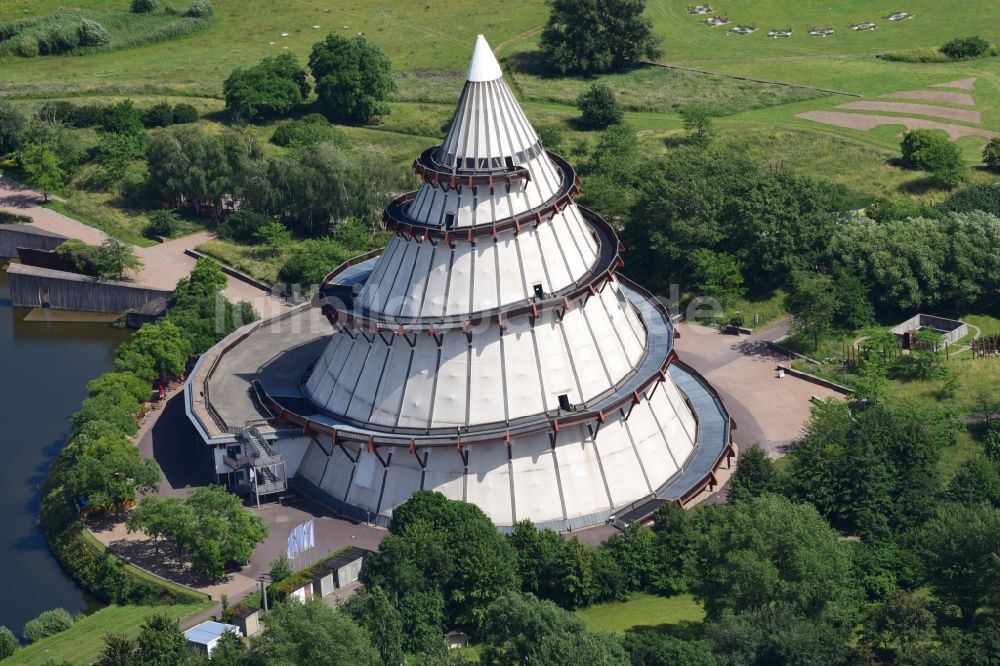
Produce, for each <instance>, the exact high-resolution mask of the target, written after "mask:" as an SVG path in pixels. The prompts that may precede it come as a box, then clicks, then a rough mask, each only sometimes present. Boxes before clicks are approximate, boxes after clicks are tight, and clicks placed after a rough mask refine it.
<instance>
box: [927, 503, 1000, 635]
mask: <svg viewBox="0 0 1000 666" xmlns="http://www.w3.org/2000/svg"><path fill="white" fill-rule="evenodd" d="M919 549H920V552H921V553H922V554H923V557H924V562H925V565H926V571H927V578H928V580H929V581H930V584H931V587H932V588H933V590H934V594H935V595H936V596H937V597H938V598H939V599H943V600H945V601H947V602H948V603H951V604H954V605H955V606H957V607H958V609H959V611H960V612H961V613H962V618H963V619H964V620H965V622H966V624H968V625H971V624H972V623H973V622H974V621H975V618H976V611H978V610H979V609H980V608H983V607H995V606H996V605H997V604H998V603H1000V558H998V557H997V553H1000V509H998V508H995V507H992V506H990V505H988V504H985V503H984V504H972V505H963V504H942V505H941V507H940V508H939V510H938V515H937V517H936V518H935V519H933V520H931V521H929V522H928V523H927V525H926V526H925V527H924V529H923V530H922V531H921V532H920V538H919Z"/></svg>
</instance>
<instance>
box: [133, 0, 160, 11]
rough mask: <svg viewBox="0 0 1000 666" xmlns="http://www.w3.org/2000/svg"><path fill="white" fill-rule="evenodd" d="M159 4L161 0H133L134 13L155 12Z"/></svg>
mask: <svg viewBox="0 0 1000 666" xmlns="http://www.w3.org/2000/svg"><path fill="white" fill-rule="evenodd" d="M159 6H160V1H159V0H132V13H133V14H147V13H149V12H155V11H156V10H157V8H158V7H159Z"/></svg>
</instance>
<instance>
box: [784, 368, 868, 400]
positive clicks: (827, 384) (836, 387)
mask: <svg viewBox="0 0 1000 666" xmlns="http://www.w3.org/2000/svg"><path fill="white" fill-rule="evenodd" d="M778 370H784V371H785V372H787V373H788V374H790V375H792V376H793V377H798V378H799V379H803V380H805V381H807V382H812V383H813V384H817V385H819V386H822V387H824V388H828V389H830V390H831V391H836V392H837V393H841V394H843V395H854V389H852V388H847V387H846V386H842V385H840V384H837V383H836V382H831V381H830V380H829V379H824V378H822V377H817V376H816V375H810V374H809V373H808V372H802V371H801V370H796V369H795V368H793V367H792V366H790V365H782V364H780V363H779V364H778Z"/></svg>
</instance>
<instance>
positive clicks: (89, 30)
mask: <svg viewBox="0 0 1000 666" xmlns="http://www.w3.org/2000/svg"><path fill="white" fill-rule="evenodd" d="M79 33H80V46H107V45H108V44H110V43H111V35H110V34H109V33H108V30H107V28H105V27H104V26H103V25H101V24H100V23H98V22H97V21H91V20H90V19H83V20H82V21H81V22H80V28H79Z"/></svg>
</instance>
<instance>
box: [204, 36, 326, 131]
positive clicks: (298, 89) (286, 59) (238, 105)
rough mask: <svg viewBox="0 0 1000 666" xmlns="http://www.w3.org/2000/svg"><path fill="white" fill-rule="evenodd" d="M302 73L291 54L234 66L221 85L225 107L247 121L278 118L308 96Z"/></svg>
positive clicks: (302, 70) (304, 77)
mask: <svg viewBox="0 0 1000 666" xmlns="http://www.w3.org/2000/svg"><path fill="white" fill-rule="evenodd" d="M309 90H310V86H309V83H308V82H307V81H306V71H305V69H303V68H302V67H301V66H300V65H299V63H298V61H297V60H296V59H295V56H294V55H292V54H291V53H282V54H281V55H278V56H274V57H271V58H264V59H263V60H261V61H260V62H258V63H257V64H256V65H253V66H252V67H247V68H242V67H237V68H236V69H234V70H233V72H232V74H230V75H229V78H227V79H226V81H225V83H223V86H222V91H223V94H224V95H225V98H226V108H227V109H228V110H229V112H230V113H232V114H233V115H234V116H235V117H236V118H238V119H240V120H245V121H249V122H258V121H261V120H270V119H272V118H280V117H281V116H283V115H285V114H287V113H288V112H289V111H291V110H292V109H293V108H295V107H296V106H297V105H299V104H301V103H302V101H303V100H304V99H305V98H306V97H307V96H308V95H309Z"/></svg>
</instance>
